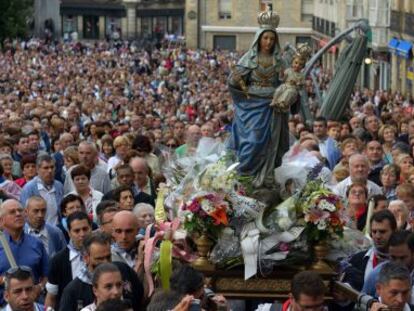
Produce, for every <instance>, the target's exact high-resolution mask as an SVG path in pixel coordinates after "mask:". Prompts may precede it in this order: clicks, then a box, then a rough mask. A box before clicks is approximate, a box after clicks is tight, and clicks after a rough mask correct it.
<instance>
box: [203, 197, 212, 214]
mask: <svg viewBox="0 0 414 311" xmlns="http://www.w3.org/2000/svg"><path fill="white" fill-rule="evenodd" d="M201 208H202V209H203V211H205V212H206V213H207V214H210V213H211V212H212V211H213V210H214V207H213V206H212V204H211V203H210V201H208V200H202V201H201Z"/></svg>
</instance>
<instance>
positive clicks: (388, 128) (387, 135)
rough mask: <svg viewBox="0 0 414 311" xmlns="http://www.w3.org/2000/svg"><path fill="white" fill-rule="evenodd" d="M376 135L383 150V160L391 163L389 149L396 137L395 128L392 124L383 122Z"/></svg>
mask: <svg viewBox="0 0 414 311" xmlns="http://www.w3.org/2000/svg"><path fill="white" fill-rule="evenodd" d="M378 137H379V139H380V141H381V143H382V148H383V150H384V160H385V162H386V163H393V159H392V154H391V150H392V146H393V145H394V143H395V140H396V138H397V130H396V128H395V127H394V126H393V125H390V124H385V125H383V126H382V127H381V128H380V130H379V132H378Z"/></svg>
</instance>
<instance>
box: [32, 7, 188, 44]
mask: <svg viewBox="0 0 414 311" xmlns="http://www.w3.org/2000/svg"><path fill="white" fill-rule="evenodd" d="M184 5H185V2H184V0H60V1H59V0H35V27H36V34H37V35H40V36H42V34H43V32H44V23H45V21H46V20H49V19H50V20H53V24H54V36H55V37H56V38H58V37H61V36H62V37H63V38H67V39H69V38H76V39H93V40H94V39H104V38H123V39H134V38H158V39H161V38H164V36H165V35H166V34H168V35H170V37H175V38H177V37H180V36H182V35H183V33H184Z"/></svg>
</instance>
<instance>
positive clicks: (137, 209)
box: [132, 203, 154, 217]
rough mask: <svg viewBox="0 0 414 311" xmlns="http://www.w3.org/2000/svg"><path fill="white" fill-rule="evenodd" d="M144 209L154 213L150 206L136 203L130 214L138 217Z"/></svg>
mask: <svg viewBox="0 0 414 311" xmlns="http://www.w3.org/2000/svg"><path fill="white" fill-rule="evenodd" d="M144 209H151V210H152V211H154V207H153V206H152V205H151V204H148V203H137V204H136V205H135V207H134V209H133V211H132V212H133V213H134V215H135V216H137V217H138V215H139V213H141V211H142V210H144Z"/></svg>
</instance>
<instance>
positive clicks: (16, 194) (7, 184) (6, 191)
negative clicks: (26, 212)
mask: <svg viewBox="0 0 414 311" xmlns="http://www.w3.org/2000/svg"><path fill="white" fill-rule="evenodd" d="M3 172H4V171H3V166H2V165H1V164H0V192H3V193H2V194H1V196H2V197H7V198H10V199H16V200H20V194H21V193H22V188H20V187H19V185H17V184H16V183H15V182H14V181H12V180H10V179H7V178H5V177H4V175H3Z"/></svg>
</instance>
